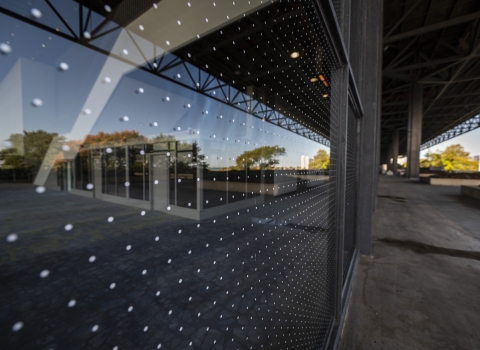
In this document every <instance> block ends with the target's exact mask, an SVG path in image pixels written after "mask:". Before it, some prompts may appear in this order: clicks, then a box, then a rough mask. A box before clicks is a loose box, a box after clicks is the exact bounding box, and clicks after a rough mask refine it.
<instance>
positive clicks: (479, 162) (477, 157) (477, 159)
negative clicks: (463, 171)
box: [473, 155, 480, 171]
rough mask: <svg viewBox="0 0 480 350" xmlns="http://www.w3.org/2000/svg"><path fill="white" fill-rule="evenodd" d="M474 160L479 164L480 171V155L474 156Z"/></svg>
mask: <svg viewBox="0 0 480 350" xmlns="http://www.w3.org/2000/svg"><path fill="white" fill-rule="evenodd" d="M473 160H474V161H476V162H477V163H478V169H477V170H478V171H480V155H479V156H474V157H473Z"/></svg>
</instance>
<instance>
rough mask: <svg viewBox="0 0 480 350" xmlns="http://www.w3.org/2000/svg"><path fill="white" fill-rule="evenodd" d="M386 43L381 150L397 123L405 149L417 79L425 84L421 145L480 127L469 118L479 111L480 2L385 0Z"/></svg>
mask: <svg viewBox="0 0 480 350" xmlns="http://www.w3.org/2000/svg"><path fill="white" fill-rule="evenodd" d="M383 43H384V54H383V92H382V122H381V123H382V139H381V147H382V150H385V149H387V148H388V145H389V144H390V142H391V140H392V135H393V131H394V130H396V129H398V130H400V140H401V143H400V153H401V154H402V153H404V152H405V150H406V138H407V124H408V99H409V90H410V86H411V84H412V83H413V82H420V83H423V86H424V108H423V109H424V116H423V129H422V149H423V148H426V147H428V145H434V144H437V143H439V142H442V141H445V140H447V139H449V138H451V137H455V136H459V135H461V134H463V133H465V132H468V131H471V130H473V129H475V128H477V127H480V125H479V123H478V118H477V119H473V120H470V119H471V118H473V117H475V116H476V115H477V114H479V113H480V2H478V1H475V0H445V1H442V2H438V1H434V0H404V1H385V2H384V39H383ZM469 120H470V121H469ZM457 126H458V127H457Z"/></svg>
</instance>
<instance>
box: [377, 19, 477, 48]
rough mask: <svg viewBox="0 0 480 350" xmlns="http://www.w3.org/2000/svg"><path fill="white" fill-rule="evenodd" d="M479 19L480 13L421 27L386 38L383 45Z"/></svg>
mask: <svg viewBox="0 0 480 350" xmlns="http://www.w3.org/2000/svg"><path fill="white" fill-rule="evenodd" d="M478 18H480V11H478V12H474V13H471V14H469V15H465V16H461V17H457V18H453V19H450V20H447V21H443V22H439V23H435V24H431V25H429V26H425V27H421V28H418V29H414V30H410V31H408V32H405V33H400V34H397V35H392V36H391V37H389V38H386V39H385V40H384V41H383V43H384V44H389V43H393V42H395V41H399V40H403V39H406V38H411V37H412V36H417V35H421V34H425V33H429V32H433V31H435V30H439V29H443V28H447V27H452V26H456V25H459V24H462V23H466V22H470V21H473V20H476V19H478Z"/></svg>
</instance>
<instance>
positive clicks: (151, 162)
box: [46, 140, 328, 220]
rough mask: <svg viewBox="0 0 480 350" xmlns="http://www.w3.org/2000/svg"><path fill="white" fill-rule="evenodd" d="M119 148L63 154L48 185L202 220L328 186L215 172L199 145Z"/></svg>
mask: <svg viewBox="0 0 480 350" xmlns="http://www.w3.org/2000/svg"><path fill="white" fill-rule="evenodd" d="M123 143H124V144H122V145H120V143H117V144H111V145H108V144H107V145H102V146H101V147H98V146H94V145H90V146H89V145H83V146H82V147H80V149H79V151H78V153H77V154H75V153H72V154H68V152H65V154H64V156H63V157H62V158H61V159H60V161H58V162H57V163H56V164H57V165H56V166H54V168H53V170H52V171H51V173H50V176H49V178H48V180H47V183H46V186H47V187H48V188H51V189H59V190H62V191H67V192H71V193H74V194H78V195H82V196H87V197H91V198H96V199H101V200H105V201H109V202H114V203H118V204H124V205H129V206H134V207H138V208H143V209H152V210H159V211H163V212H166V213H169V214H173V215H178V216H182V217H187V218H191V219H197V220H200V219H205V218H208V217H211V216H215V215H218V214H220V213H222V212H230V211H232V210H237V209H240V208H243V207H247V206H250V205H253V204H255V203H256V204H258V203H262V202H263V201H264V200H265V196H274V197H275V196H280V195H283V194H286V193H291V192H296V191H298V190H299V189H302V188H304V189H305V188H311V187H315V186H319V185H321V184H324V183H325V182H326V181H328V176H325V175H324V174H323V172H322V171H311V172H309V173H308V174H304V173H303V172H302V174H299V173H298V172H297V171H296V170H290V171H281V170H250V169H248V168H247V169H242V170H236V169H230V170H223V171H221V170H213V169H211V168H209V167H208V165H207V160H206V157H205V155H203V154H199V153H198V150H199V148H198V142H197V140H192V141H190V142H187V141H175V140H168V141H156V142H154V141H152V142H145V141H144V142H138V141H135V142H129V141H124V142H123ZM302 159H304V160H305V161H308V157H302ZM307 166H308V163H307ZM304 169H305V168H304Z"/></svg>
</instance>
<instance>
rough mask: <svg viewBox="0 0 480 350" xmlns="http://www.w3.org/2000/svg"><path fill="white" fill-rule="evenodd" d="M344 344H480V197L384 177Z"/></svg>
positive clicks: (365, 346)
mask: <svg viewBox="0 0 480 350" xmlns="http://www.w3.org/2000/svg"><path fill="white" fill-rule="evenodd" d="M340 349H342V350H350V349H429V350H430V349H468V350H471V349H480V201H477V200H475V199H471V198H466V197H463V196H461V195H460V189H459V187H442V186H430V185H424V184H420V183H417V182H411V181H408V180H405V179H403V178H398V177H395V178H394V177H381V179H380V184H379V190H378V200H377V211H376V212H375V214H374V227H373V254H372V257H367V256H362V257H361V258H360V262H359V266H358V270H357V273H356V276H355V280H354V285H353V292H352V296H351V299H350V306H349V310H348V313H347V317H346V322H345V325H344V330H343V333H342V338H341V343H340Z"/></svg>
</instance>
